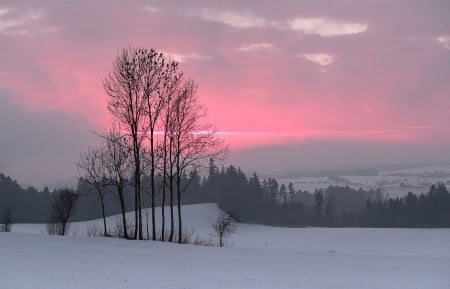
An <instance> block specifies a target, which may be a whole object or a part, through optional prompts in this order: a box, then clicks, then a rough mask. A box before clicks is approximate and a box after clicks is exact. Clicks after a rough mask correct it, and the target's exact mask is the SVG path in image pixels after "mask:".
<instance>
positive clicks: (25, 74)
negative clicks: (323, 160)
mask: <svg viewBox="0 0 450 289" xmlns="http://www.w3.org/2000/svg"><path fill="white" fill-rule="evenodd" d="M200 2H202V1H200ZM203 2H205V1H203ZM307 2H308V1H306V2H305V3H303V4H295V3H296V2H295V3H294V2H293V1H291V2H289V3H288V4H286V7H281V8H280V9H275V11H273V13H272V14H271V11H268V10H267V9H265V8H264V7H261V8H260V7H259V6H264V5H260V4H259V2H258V3H257V2H254V5H251V6H249V5H248V4H242V7H239V4H237V3H234V4H229V7H225V6H227V5H226V4H223V3H219V2H217V3H215V4H214V5H213V4H210V2H205V3H204V5H202V4H199V3H197V2H195V3H190V4H192V5H190V4H189V3H187V2H179V3H178V4H174V3H172V4H168V3H166V2H164V1H154V2H152V3H151V5H150V4H148V3H143V1H130V3H127V4H126V5H125V4H124V3H122V2H120V1H112V2H109V1H99V2H96V3H97V4H96V5H94V4H90V5H87V4H78V2H77V1H67V3H65V4H63V2H59V3H58V2H52V1H44V2H42V3H35V2H26V1H25V2H22V3H20V4H17V5H16V4H11V7H9V6H8V7H7V8H3V7H0V42H1V43H2V44H3V47H4V48H2V50H3V51H4V52H5V53H2V55H1V56H0V58H1V59H0V60H1V63H2V65H1V66H0V88H1V91H3V92H4V93H6V94H7V95H10V97H11V98H12V100H13V101H14V102H16V103H18V104H20V106H22V107H24V108H25V109H28V110H35V111H50V110H62V111H64V112H66V113H67V114H69V115H71V116H77V117H79V118H82V119H84V120H87V121H88V122H90V123H91V124H92V125H93V127H94V128H95V129H101V128H104V127H105V126H106V125H107V123H108V121H109V120H108V113H107V110H106V98H105V96H104V93H103V88H102V84H101V79H102V78H103V77H104V76H105V75H106V74H107V73H108V71H109V69H110V67H111V63H112V60H113V58H114V57H115V55H116V53H117V51H118V50H119V49H120V48H121V47H123V46H125V45H143V46H147V47H154V48H156V49H159V50H162V51H164V52H168V53H169V54H170V55H171V56H172V57H173V58H174V59H177V60H179V61H180V62H181V67H182V68H183V70H184V71H185V73H186V75H188V76H190V77H192V78H193V79H194V80H195V81H197V82H198V84H199V95H200V99H201V100H202V101H203V102H204V103H205V104H206V106H207V107H208V109H209V117H208V119H209V120H210V121H211V122H212V123H214V124H215V125H216V126H217V128H218V130H220V131H222V132H228V133H224V134H223V135H224V137H225V138H226V139H227V140H228V141H229V142H230V143H231V144H232V148H235V149H241V148H244V147H245V148H248V147H253V146H264V145H270V144H283V143H293V142H299V143H301V142H302V141H304V140H306V139H332V140H334V139H348V140H352V139H358V140H361V139H363V140H370V141H377V142H401V141H404V142H415V143H420V142H443V141H445V142H446V141H448V139H447V138H445V137H442V136H441V132H442V129H446V126H445V125H444V124H448V123H449V122H450V117H449V116H448V115H449V114H448V110H449V108H450V97H448V96H449V95H450V84H449V82H448V79H445V76H444V75H447V76H448V75H449V73H450V65H449V60H448V59H449V57H450V52H449V51H448V49H446V48H448V42H449V41H448V39H447V38H448V37H447V36H440V37H439V38H436V36H435V35H447V34H445V33H449V31H443V26H445V25H443V24H442V23H441V22H439V21H435V20H434V19H435V18H436V15H435V14H436V13H440V12H439V8H438V7H436V8H435V7H432V8H430V9H429V12H428V14H427V15H424V16H422V18H421V19H419V20H420V21H423V22H419V23H417V21H416V19H414V18H413V17H411V18H408V17H407V16H405V18H403V19H401V20H399V19H397V18H395V17H392V16H389V17H388V18H387V20H386V19H385V17H386V15H385V13H384V11H385V9H384V8H383V7H379V6H377V4H376V2H377V1H368V3H369V4H370V5H371V7H372V8H373V7H375V8H374V9H371V11H369V9H365V8H361V7H360V6H359V5H357V6H355V7H353V8H352V7H347V10H346V9H344V8H342V9H340V8H336V7H335V6H333V5H331V6H333V7H325V6H324V7H318V4H316V3H314V1H310V2H311V3H309V4H308V3H307ZM68 3H70V4H68ZM386 3H388V2H386ZM389 3H390V2H389ZM406 3H408V2H404V1H401V2H399V3H396V4H395V6H393V7H391V8H390V9H393V10H394V11H399V12H401V11H403V10H402V9H403V6H402V5H407V4H406ZM393 5H394V4H393ZM422 5H426V4H414V5H411V7H410V9H411V10H412V11H419V10H421V9H422V8H423V7H422ZM11 11H15V12H14V13H13V12H11ZM27 11H28V12H27ZM30 11H41V12H40V13H39V14H36V13H34V14H33V13H31V12H30ZM302 11H309V12H307V13H306V14H303V15H302ZM394 14H395V13H394ZM425 20H426V21H427V22H426V23H425ZM398 22H401V24H402V25H399V26H396V25H394V24H397V23H398ZM422 24H423V25H426V27H427V29H425V28H423V25H422ZM386 25H392V26H393V27H396V29H393V30H392V31H386V29H385V27H386ZM408 25H409V26H408ZM415 26H417V29H414V27H415ZM36 27H40V28H41V29H36ZM52 27H53V31H52V33H41V32H42V31H45V29H44V28H47V29H48V31H50V30H51V29H50V28H52ZM447 27H450V26H447ZM434 30H435V31H434ZM19 31H27V33H25V34H23V35H19V34H20V33H13V32H19ZM415 31H417V33H418V34H420V35H419V36H423V35H424V34H427V35H428V34H429V39H434V40H433V41H428V42H426V43H422V44H420V45H419V44H416V43H408V44H405V41H404V40H402V39H404V37H405V36H415V35H414V33H415ZM7 32H8V33H7ZM299 32H301V33H299ZM436 39H437V41H436ZM442 48H444V49H442ZM323 51H326V53H324V52H323ZM299 57H300V58H302V59H303V61H300V60H299V59H298V58H299ZM336 59H338V60H339V61H336ZM321 66H322V67H326V69H322V68H320V67H321ZM445 111H446V112H447V113H445ZM423 123H427V124H429V125H426V126H423V125H422V124H423Z"/></svg>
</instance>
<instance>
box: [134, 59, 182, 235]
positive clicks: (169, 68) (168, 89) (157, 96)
mask: <svg viewBox="0 0 450 289" xmlns="http://www.w3.org/2000/svg"><path fill="white" fill-rule="evenodd" d="M147 53H148V54H149V57H148V60H149V63H148V64H145V65H144V66H143V69H144V70H145V72H144V73H143V75H144V76H145V77H143V78H142V79H143V87H144V92H145V95H146V99H147V113H148V122H149V134H148V135H149V142H150V144H149V152H150V186H151V200H152V239H153V240H156V223H155V194H156V188H155V169H156V148H157V144H156V136H155V131H156V127H157V125H158V123H159V121H160V116H161V113H162V111H163V109H164V106H166V105H167V101H168V100H170V99H171V97H172V95H173V94H174V93H175V90H176V88H177V83H178V82H179V81H180V80H181V77H182V73H181V72H180V71H178V63H177V62H176V61H173V60H170V59H166V58H165V57H164V55H163V54H162V53H156V52H155V51H154V50H150V51H148V52H147ZM165 139H166V133H164V140H165ZM163 190H164V192H163V199H164V200H163V203H164V202H165V188H164V187H163ZM162 211H163V212H164V209H163V210H162ZM163 214H164V213H163ZM164 220H165V216H164V215H163V222H164ZM161 232H164V224H163V228H162V230H161Z"/></svg>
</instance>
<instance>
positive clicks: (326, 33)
mask: <svg viewBox="0 0 450 289" xmlns="http://www.w3.org/2000/svg"><path fill="white" fill-rule="evenodd" d="M289 27H290V28H291V29H292V30H295V31H302V32H303V33H306V34H317V35H320V36H322V37H333V36H342V35H352V34H359V33H363V32H365V31H367V29H368V25H367V24H363V23H351V22H343V21H335V20H331V19H327V18H296V19H294V20H292V21H290V22H289Z"/></svg>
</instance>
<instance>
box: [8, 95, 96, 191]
mask: <svg viewBox="0 0 450 289" xmlns="http://www.w3.org/2000/svg"><path fill="white" fill-rule="evenodd" d="M10 99H14V95H8V94H7V93H5V92H3V91H2V90H0V103H1V105H0V131H1V132H2V134H1V141H0V152H1V153H0V159H1V160H0V161H1V162H2V163H3V168H0V169H2V170H4V172H6V173H7V174H11V176H12V177H14V178H17V179H19V180H23V181H26V182H32V183H35V184H38V183H43V182H47V181H53V180H57V179H65V178H68V177H73V176H75V175H76V167H75V162H76V161H77V160H78V157H79V153H80V152H81V151H82V150H84V149H86V148H87V147H88V146H89V145H92V144H94V143H96V142H97V136H95V135H94V134H92V133H91V132H92V131H93V130H94V128H93V126H92V125H91V124H90V123H89V122H87V121H86V120H85V119H83V118H81V117H79V116H69V115H68V114H67V113H65V112H62V111H60V110H59V111H58V110H53V111H45V112H33V111H29V110H26V109H23V108H22V107H20V106H18V105H17V104H15V103H13V102H11V101H10Z"/></svg>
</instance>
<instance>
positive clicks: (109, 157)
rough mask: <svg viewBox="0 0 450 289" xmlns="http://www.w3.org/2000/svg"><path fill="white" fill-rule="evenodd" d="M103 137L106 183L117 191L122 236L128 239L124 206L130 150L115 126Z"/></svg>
mask: <svg viewBox="0 0 450 289" xmlns="http://www.w3.org/2000/svg"><path fill="white" fill-rule="evenodd" d="M103 138H104V141H105V148H104V153H103V165H104V167H105V172H106V176H105V178H106V180H107V183H108V184H109V185H110V186H112V187H114V189H115V190H116V192H117V196H118V198H119V202H120V210H121V213H122V225H123V237H124V238H125V239H129V238H130V236H129V234H128V230H127V218H126V207H125V189H126V187H127V185H128V184H129V182H128V176H129V175H130V172H131V171H132V167H133V163H132V160H131V150H130V149H129V145H128V143H127V140H126V138H125V137H123V136H122V135H120V132H119V131H118V129H117V127H115V126H113V128H112V129H111V130H110V131H109V134H108V135H106V136H104V137H103Z"/></svg>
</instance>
